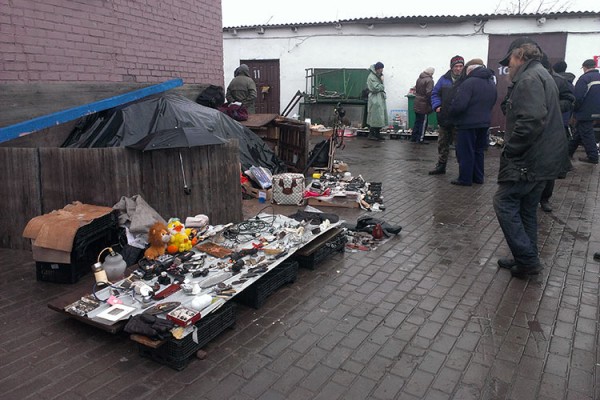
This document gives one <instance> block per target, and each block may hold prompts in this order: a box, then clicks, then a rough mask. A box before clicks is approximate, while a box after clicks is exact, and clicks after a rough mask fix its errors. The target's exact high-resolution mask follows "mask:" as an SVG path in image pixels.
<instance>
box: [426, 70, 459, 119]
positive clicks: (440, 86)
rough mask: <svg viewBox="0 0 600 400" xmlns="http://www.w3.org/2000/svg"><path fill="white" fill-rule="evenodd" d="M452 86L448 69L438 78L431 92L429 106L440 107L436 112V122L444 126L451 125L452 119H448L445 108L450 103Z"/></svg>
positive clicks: (433, 108) (450, 72)
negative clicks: (439, 110)
mask: <svg viewBox="0 0 600 400" xmlns="http://www.w3.org/2000/svg"><path fill="white" fill-rule="evenodd" d="M457 82H458V80H457ZM453 86H454V81H453V80H452V70H448V72H446V73H445V74H444V75H442V77H441V78H440V79H438V81H437V83H436V84H435V86H434V87H433V91H432V92H431V108H432V110H433V111H435V110H436V109H437V108H438V107H442V111H441V112H439V113H437V121H438V124H440V125H441V126H445V127H450V126H452V121H450V120H449V119H448V110H447V109H446V108H448V106H449V105H450V100H451V98H452V91H453V90H452V88H453Z"/></svg>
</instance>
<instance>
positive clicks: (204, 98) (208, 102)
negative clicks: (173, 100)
mask: <svg viewBox="0 0 600 400" xmlns="http://www.w3.org/2000/svg"><path fill="white" fill-rule="evenodd" d="M196 103H198V104H201V105H203V106H205V107H210V108H219V107H220V106H222V105H223V103H225V90H224V89H223V87H222V86H215V85H210V86H208V87H207V88H206V89H204V90H203V91H202V92H201V93H200V94H199V95H198V97H197V98H196Z"/></svg>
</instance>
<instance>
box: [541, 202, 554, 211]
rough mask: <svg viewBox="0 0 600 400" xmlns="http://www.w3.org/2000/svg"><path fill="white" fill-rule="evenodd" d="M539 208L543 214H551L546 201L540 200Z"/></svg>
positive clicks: (550, 208)
mask: <svg viewBox="0 0 600 400" xmlns="http://www.w3.org/2000/svg"><path fill="white" fill-rule="evenodd" d="M540 207H541V208H542V211H543V212H547V213H549V212H552V206H551V205H550V203H549V202H548V200H541V201H540Z"/></svg>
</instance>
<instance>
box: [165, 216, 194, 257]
mask: <svg viewBox="0 0 600 400" xmlns="http://www.w3.org/2000/svg"><path fill="white" fill-rule="evenodd" d="M167 229H168V230H169V233H170V234H171V240H169V244H168V246H167V252H168V253H169V254H175V253H181V252H184V251H189V250H191V249H192V241H191V240H190V238H189V236H188V233H187V232H186V229H185V226H184V225H183V224H182V223H181V221H180V220H179V218H171V219H170V220H169V222H168V223H167Z"/></svg>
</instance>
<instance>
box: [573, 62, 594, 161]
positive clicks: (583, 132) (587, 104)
mask: <svg viewBox="0 0 600 400" xmlns="http://www.w3.org/2000/svg"><path fill="white" fill-rule="evenodd" d="M581 68H583V75H581V76H580V77H579V79H577V82H576V83H575V112H574V113H573V114H574V116H575V119H576V120H577V124H576V125H575V135H574V136H573V139H572V140H571V142H569V155H570V156H573V153H575V150H577V147H579V145H580V144H582V145H583V147H584V148H585V153H586V157H580V158H579V161H582V162H586V163H590V164H598V147H597V146H596V138H595V135H594V118H595V117H594V115H596V114H600V72H598V68H597V67H596V61H594V60H592V59H589V60H585V61H584V62H583V65H582V66H581Z"/></svg>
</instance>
